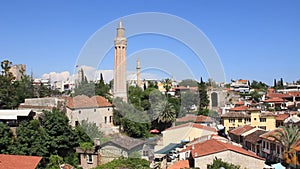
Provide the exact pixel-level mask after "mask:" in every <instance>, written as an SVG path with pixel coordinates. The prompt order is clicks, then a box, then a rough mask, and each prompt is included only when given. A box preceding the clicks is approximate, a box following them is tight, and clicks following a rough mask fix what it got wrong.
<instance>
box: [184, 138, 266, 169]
mask: <svg viewBox="0 0 300 169" xmlns="http://www.w3.org/2000/svg"><path fill="white" fill-rule="evenodd" d="M181 152H185V153H189V154H190V159H191V160H192V161H193V163H194V166H191V167H195V168H196V167H198V168H201V169H206V168H207V164H212V163H213V160H214V159H215V158H216V157H217V158H221V159H222V160H223V161H225V162H228V163H233V164H235V165H240V166H241V168H248V169H258V168H264V165H265V164H264V163H265V159H264V158H261V157H259V156H257V155H256V154H254V153H252V152H249V151H247V150H245V149H243V148H242V147H239V146H236V145H232V144H230V143H225V142H222V141H217V140H215V139H211V140H207V141H204V142H201V143H197V144H194V145H191V146H188V147H187V148H186V149H184V150H182V151H181Z"/></svg>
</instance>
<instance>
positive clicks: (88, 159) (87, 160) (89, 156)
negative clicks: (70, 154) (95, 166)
mask: <svg viewBox="0 0 300 169" xmlns="http://www.w3.org/2000/svg"><path fill="white" fill-rule="evenodd" d="M86 162H87V163H88V164H92V163H93V156H92V154H87V155H86Z"/></svg>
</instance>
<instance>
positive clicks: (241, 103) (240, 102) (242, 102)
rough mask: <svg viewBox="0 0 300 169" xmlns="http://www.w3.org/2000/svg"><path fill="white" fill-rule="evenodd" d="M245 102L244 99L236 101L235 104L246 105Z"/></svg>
mask: <svg viewBox="0 0 300 169" xmlns="http://www.w3.org/2000/svg"><path fill="white" fill-rule="evenodd" d="M244 104H245V102H244V101H239V102H236V103H235V105H244Z"/></svg>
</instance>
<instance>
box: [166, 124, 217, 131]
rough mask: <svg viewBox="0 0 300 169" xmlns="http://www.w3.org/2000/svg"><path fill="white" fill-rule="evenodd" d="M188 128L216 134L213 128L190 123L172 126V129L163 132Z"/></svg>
mask: <svg viewBox="0 0 300 169" xmlns="http://www.w3.org/2000/svg"><path fill="white" fill-rule="evenodd" d="M188 126H190V127H194V128H198V129H203V130H208V131H212V132H216V131H217V130H216V129H215V128H212V127H208V126H204V125H201V124H196V123H191V122H190V123H185V124H181V125H179V126H174V127H171V128H168V129H166V130H164V131H168V130H175V129H178V128H182V127H188Z"/></svg>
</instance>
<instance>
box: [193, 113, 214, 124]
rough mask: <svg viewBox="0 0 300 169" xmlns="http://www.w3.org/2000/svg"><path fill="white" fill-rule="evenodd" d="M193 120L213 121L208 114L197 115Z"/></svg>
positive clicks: (199, 121)
mask: <svg viewBox="0 0 300 169" xmlns="http://www.w3.org/2000/svg"><path fill="white" fill-rule="evenodd" d="M195 122H196V123H205V122H213V119H212V118H211V117H209V116H203V115H199V116H197V118H196V120H195Z"/></svg>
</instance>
